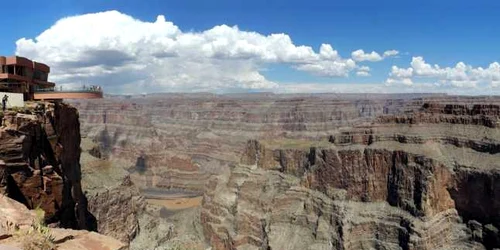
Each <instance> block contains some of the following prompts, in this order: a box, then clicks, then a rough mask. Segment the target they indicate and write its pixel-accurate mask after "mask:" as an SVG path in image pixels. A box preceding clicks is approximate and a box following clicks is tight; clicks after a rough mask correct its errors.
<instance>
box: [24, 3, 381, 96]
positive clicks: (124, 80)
mask: <svg viewBox="0 0 500 250" xmlns="http://www.w3.org/2000/svg"><path fill="white" fill-rule="evenodd" d="M16 45H17V48H16V54H18V55H21V56H26V57H28V58H32V59H34V60H38V61H42V62H45V63H47V64H49V65H50V66H51V67H52V73H51V75H50V77H51V80H53V81H55V82H57V83H58V84H62V85H82V84H100V85H103V86H104V87H105V89H106V90H107V91H108V92H111V93H123V92H129V91H132V92H134V90H136V91H139V90H140V92H158V91H231V90H238V89H242V90H243V89H275V88H277V87H278V86H279V84H278V83H276V82H273V81H270V80H268V79H266V78H265V77H264V76H263V75H262V74H261V73H260V72H261V70H260V68H262V67H265V66H266V65H268V64H287V65H290V66H292V67H293V68H294V69H296V70H300V71H304V72H308V73H311V74H314V75H320V76H327V77H346V76H348V75H349V74H350V73H351V72H352V71H353V70H355V69H356V68H357V67H358V65H357V64H356V62H355V60H353V59H349V58H345V59H344V58H342V57H341V56H340V55H339V53H338V52H337V51H336V50H334V49H333V47H332V46H331V45H330V44H322V45H321V46H320V48H319V52H315V51H314V50H313V49H312V47H310V46H303V45H300V46H299V45H295V44H294V43H293V41H292V39H291V38H290V37H289V36H288V35H286V34H270V35H263V34H259V33H257V32H251V31H242V30H240V29H239V28H238V27H237V26H233V27H230V26H227V25H219V26H215V27H213V28H211V29H208V30H205V31H200V32H183V31H182V30H181V29H180V28H179V27H177V26H176V25H175V24H174V23H172V22H169V21H167V20H166V19H165V17H164V16H161V15H160V16H158V17H157V19H156V21H155V22H145V21H141V20H137V19H134V18H133V17H131V16H128V15H125V14H122V13H120V12H118V11H108V12H100V13H93V14H85V15H80V16H72V17H67V18H63V19H61V20H59V21H57V22H56V23H55V24H54V25H53V26H52V27H50V28H49V29H47V30H45V31H44V32H42V33H41V34H40V35H39V36H38V37H36V38H35V39H26V38H22V39H19V40H18V41H17V42H16ZM360 51H361V52H362V54H363V55H358V56H360V57H362V58H365V57H366V60H369V61H370V60H371V61H376V60H373V57H377V56H378V57H380V55H378V54H377V53H376V52H372V53H370V54H367V55H364V52H363V51H362V50H360Z"/></svg>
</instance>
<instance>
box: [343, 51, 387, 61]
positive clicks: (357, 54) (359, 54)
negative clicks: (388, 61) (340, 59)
mask: <svg viewBox="0 0 500 250" xmlns="http://www.w3.org/2000/svg"><path fill="white" fill-rule="evenodd" d="M351 57H352V59H354V61H356V62H362V61H370V62H377V61H381V60H382V59H383V58H382V56H380V55H379V54H378V53H377V52H375V51H372V52H370V53H365V51H363V50H362V49H358V50H356V51H353V52H352V53H351Z"/></svg>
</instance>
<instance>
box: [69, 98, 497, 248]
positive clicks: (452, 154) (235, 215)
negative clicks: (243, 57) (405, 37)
mask: <svg viewBox="0 0 500 250" xmlns="http://www.w3.org/2000/svg"><path fill="white" fill-rule="evenodd" d="M74 105H76V106H77V107H78V109H79V110H80V118H81V119H80V120H81V123H82V132H83V134H84V135H85V136H87V137H88V139H89V140H93V141H94V142H96V143H97V146H96V145H94V146H92V147H90V148H89V149H88V150H87V151H88V152H89V154H93V155H94V156H98V158H100V159H105V162H106V161H107V162H109V163H106V164H108V165H109V166H111V167H109V168H110V169H112V170H111V172H112V171H125V172H127V173H129V174H130V178H129V179H126V181H125V186H127V184H126V183H129V182H131V183H134V185H136V186H137V188H138V190H139V191H138V192H139V193H133V194H132V193H130V194H129V192H128V191H126V192H124V194H123V195H124V197H138V196H140V190H143V189H151V188H154V189H165V190H185V191H190V192H198V193H204V195H203V202H202V206H201V207H198V208H192V209H187V210H183V211H181V212H177V213H172V211H169V210H168V209H167V210H165V209H163V208H161V207H157V206H156V207H155V206H154V205H147V204H146V206H144V207H145V208H141V209H140V210H139V209H137V210H134V209H128V208H127V209H124V211H128V210H130V211H137V212H135V213H136V214H138V215H139V216H136V217H137V218H138V219H137V220H135V219H133V220H130V221H131V222H133V223H131V225H132V224H134V223H135V225H137V224H138V225H139V226H137V227H136V226H130V227H129V226H127V227H126V228H129V229H130V232H131V233H128V234H127V235H126V237H128V239H132V238H133V240H132V241H131V242H132V243H131V246H134V244H136V243H137V244H139V243H140V244H143V245H142V246H147V248H150V249H153V248H154V246H162V247H167V246H168V247H177V245H175V246H174V245H172V244H173V242H176V243H179V242H180V243H181V244H180V247H183V246H189V244H194V245H195V246H196V247H200V249H202V247H207V246H211V247H212V248H213V249H485V248H486V249H493V248H499V247H500V235H499V230H498V228H500V212H499V211H500V203H499V201H500V197H499V196H498V195H499V193H500V186H499V185H500V184H499V183H500V181H499V178H500V165H499V162H500V157H499V152H500V132H499V131H500V130H499V129H498V127H499V126H500V123H499V117H500V108H499V107H500V98H498V97H457V96H444V95H366V96H363V95H342V96H339V95H327V94H325V95H294V96H290V95H272V94H255V95H252V94H250V95H246V96H240V95H224V96H220V95H219V96H217V95H211V94H195V95H182V94H169V95H156V96H131V97H113V98H106V99H103V100H98V101H91V102H90V101H79V102H75V103H74ZM82 158H84V157H82ZM106 164H104V165H106ZM97 165H99V164H97ZM115 168H116V169H120V170H115ZM102 169H103V170H104V171H108V170H106V168H102ZM92 171H93V170H92ZM125 172H123V173H124V174H123V175H124V176H125V175H126V174H125ZM89 173H90V172H89ZM95 173H97V172H95ZM94 175H95V174H89V176H94ZM113 175H114V176H120V175H115V174H113ZM96 178H101V177H96ZM84 179H85V177H84ZM105 179H107V180H109V179H112V178H105ZM89 182H92V181H89ZM96 183H98V181H96ZM102 183H106V182H105V181H103V182H102ZM115 183H116V185H121V186H119V187H120V188H119V189H120V190H122V189H124V190H126V189H127V188H123V186H124V184H121V183H122V180H120V181H118V180H117V181H115ZM106 185H107V184H106ZM128 187H130V185H129V186H128ZM110 189H112V188H110ZM89 190H92V188H89ZM136 191H137V190H136ZM136 191H134V192H136ZM98 192H103V191H98ZM105 192H108V193H106V194H107V195H110V194H111V196H113V197H118V195H117V194H114V193H112V191H105ZM92 197H94V196H92ZM104 197H107V196H104ZM116 199H118V198H116ZM92 200H94V201H95V206H93V207H100V205H101V204H104V207H110V206H112V204H108V203H113V202H109V200H112V198H103V199H102V200H99V199H97V198H96V199H94V198H90V199H89V203H92ZM118 200H120V201H117V202H122V203H123V204H125V205H124V206H125V207H133V206H137V205H136V204H129V203H130V202H128V201H130V200H134V199H132V198H125V199H121V198H120V199H118ZM137 200H138V201H140V202H144V200H143V199H141V198H137ZM127 202H128V203H127ZM106 204H108V205H106ZM141 206H142V205H141ZM141 206H139V207H141ZM91 207H92V206H91ZM101 209H102V208H101ZM91 210H92V209H91ZM104 210H106V209H104ZM96 211H97V210H96ZM96 213H97V214H103V215H104V216H103V217H106V216H107V215H106V214H107V213H106V212H102V213H101V212H96ZM127 214H130V213H128V212H124V213H123V216H122V217H127V216H128V215H127ZM141 214H147V215H148V216H151V217H150V218H154V219H153V220H150V221H149V222H148V219H145V220H142V219H141V218H140V217H141ZM162 215H163V216H162ZM97 217H99V216H97ZM118 217H119V216H118ZM118 217H116V218H117V220H118ZM159 218H161V219H159ZM98 221H102V219H99V218H98ZM127 221H128V220H127ZM152 221H154V222H155V223H156V224H151V223H150V222H152ZM136 222H138V223H136ZM146 222H147V223H146ZM117 225H118V224H117ZM148 225H152V226H148ZM168 225H170V226H168ZM183 225H184V226H183ZM185 225H189V226H185ZM109 228H114V226H112V225H109ZM134 228H135V229H134ZM137 228H138V231H139V233H137V232H136V233H133V231H134V230H136V231H137ZM142 229H144V230H146V231H148V232H149V233H144V234H143V232H144V231H143V230H142ZM158 232H162V233H161V235H160V234H158ZM134 235H135V237H134ZM123 237H125V235H124V236H123ZM124 239H125V238H124ZM176 239H177V240H176ZM179 240H180V241H179ZM141 242H142V243H141ZM204 244H208V245H204ZM136 246H138V245H136ZM191 247H192V246H191ZM166 249H168V248H166ZM188 249H190V248H188Z"/></svg>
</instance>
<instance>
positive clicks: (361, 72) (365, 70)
mask: <svg viewBox="0 0 500 250" xmlns="http://www.w3.org/2000/svg"><path fill="white" fill-rule="evenodd" d="M356 75H357V76H365V77H366V76H370V67H368V66H361V67H359V68H358V71H357V72H356Z"/></svg>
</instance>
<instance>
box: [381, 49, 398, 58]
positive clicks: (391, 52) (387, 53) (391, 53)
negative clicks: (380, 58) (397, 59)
mask: <svg viewBox="0 0 500 250" xmlns="http://www.w3.org/2000/svg"><path fill="white" fill-rule="evenodd" d="M397 55H399V51H397V50H387V51H385V52H384V57H391V56H397Z"/></svg>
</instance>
